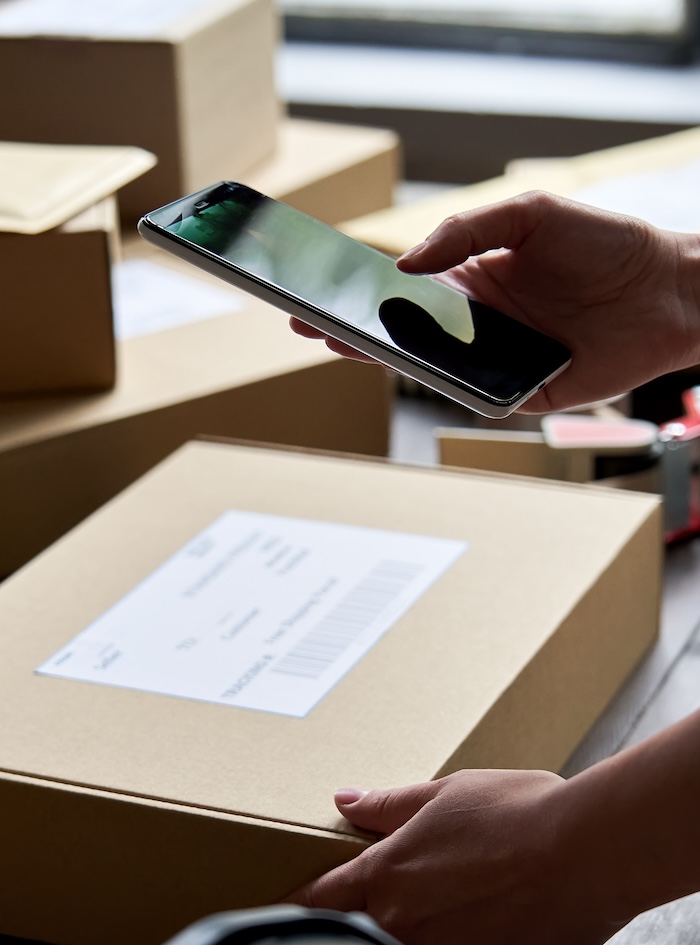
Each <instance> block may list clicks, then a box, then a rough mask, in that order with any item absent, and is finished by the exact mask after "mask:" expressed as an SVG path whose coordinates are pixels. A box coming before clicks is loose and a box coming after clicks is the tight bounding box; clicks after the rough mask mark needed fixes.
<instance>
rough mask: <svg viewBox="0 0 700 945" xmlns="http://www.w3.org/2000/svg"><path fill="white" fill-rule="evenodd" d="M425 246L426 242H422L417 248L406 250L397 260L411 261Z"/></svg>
mask: <svg viewBox="0 0 700 945" xmlns="http://www.w3.org/2000/svg"><path fill="white" fill-rule="evenodd" d="M427 245H428V241H427V240H423V242H422V243H419V244H418V246H414V247H413V249H409V250H407V251H406V252H405V253H404V254H403V256H399V260H400V261H401V262H403V261H404V260H405V259H413V257H414V256H417V255H418V253H422V252H423V250H424V249H425V247H426V246H427Z"/></svg>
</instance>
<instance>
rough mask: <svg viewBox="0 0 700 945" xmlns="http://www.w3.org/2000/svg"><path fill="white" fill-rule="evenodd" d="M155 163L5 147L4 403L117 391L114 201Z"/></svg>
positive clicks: (80, 151) (127, 156) (1, 227)
mask: <svg viewBox="0 0 700 945" xmlns="http://www.w3.org/2000/svg"><path fill="white" fill-rule="evenodd" d="M0 94H2V93H0ZM153 163H154V159H153V155H152V154H149V153H147V152H145V151H142V150H140V149H139V148H121V147H116V148H106V147H85V146H83V147H80V146H77V147H69V146H59V145H41V144H39V145H37V144H22V143H17V142H9V141H3V142H0V285H2V296H3V298H2V318H1V319H0V396H1V395H8V394H11V395H15V394H40V393H46V392H52V393H56V392H59V391H73V392H75V391H95V390H106V389H108V388H110V387H112V386H113V384H114V379H115V355H114V329H113V325H112V294H111V289H112V284H111V266H112V262H113V260H114V259H115V258H116V256H117V245H116V244H117V241H118V233H119V224H118V218H117V212H116V202H115V199H114V197H113V196H111V195H112V194H113V193H114V192H115V191H117V190H118V189H119V188H120V187H122V186H123V185H124V184H126V183H128V182H129V181H131V180H133V179H134V178H135V177H137V176H138V175H139V174H142V173H143V172H144V171H146V170H148V168H150V167H152V166H153Z"/></svg>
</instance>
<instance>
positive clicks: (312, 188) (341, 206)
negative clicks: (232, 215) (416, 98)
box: [241, 118, 400, 224]
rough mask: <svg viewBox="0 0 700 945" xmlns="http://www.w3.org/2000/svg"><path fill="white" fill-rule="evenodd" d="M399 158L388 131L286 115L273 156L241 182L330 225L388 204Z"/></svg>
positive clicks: (393, 138) (396, 174) (391, 135)
mask: <svg viewBox="0 0 700 945" xmlns="http://www.w3.org/2000/svg"><path fill="white" fill-rule="evenodd" d="M399 160H400V159H399V139H398V136H397V135H396V134H394V132H393V131H385V130H383V129H381V128H361V127H358V126H356V125H338V124H332V123H330V122H320V121H305V120H303V119H300V118H290V119H287V120H286V121H284V122H282V124H281V126H280V132H279V144H278V148H277V151H276V152H275V155H274V157H273V158H271V159H270V160H269V161H267V162H265V163H264V164H262V165H261V166H260V167H259V168H256V170H254V171H253V172H252V173H250V174H246V175H244V177H243V180H242V181H241V183H244V184H247V185H248V186H249V187H252V188H253V189H254V190H259V191H260V192H261V193H263V194H267V195H268V196H269V197H274V198H275V199H276V200H281V201H282V202H283V203H287V204H289V205H290V206H292V207H295V208H296V209H297V210H301V211H303V212H304V213H308V214H309V215H310V216H312V217H316V218H317V219H319V220H323V222H324V223H329V224H335V223H338V222H339V221H340V220H347V219H348V218H349V217H351V216H357V215H358V214H360V213H370V212H372V211H374V210H381V209H383V208H384V207H390V206H391V205H392V203H393V200H394V187H395V186H396V183H397V181H398V177H399Z"/></svg>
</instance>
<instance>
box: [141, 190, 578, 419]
mask: <svg viewBox="0 0 700 945" xmlns="http://www.w3.org/2000/svg"><path fill="white" fill-rule="evenodd" d="M222 186H229V187H231V186H232V187H243V188H245V189H246V190H247V191H248V192H249V193H252V194H258V192H257V191H255V190H253V189H252V188H248V187H245V185H242V184H236V183H234V182H229V181H222V182H220V183H219V184H215V185H212V186H211V187H207V188H205V189H203V190H201V191H198V192H197V193H194V194H190V195H189V196H187V197H183V198H181V199H179V200H175V201H172V202H171V203H169V204H166V205H165V206H163V207H160V208H158V209H157V210H154V211H151V212H150V213H147V214H145V215H144V216H143V217H142V218H141V219H140V220H139V222H138V232H139V233H140V235H141V236H142V237H144V239H146V240H148V241H149V242H151V243H153V244H154V245H156V246H158V247H160V248H161V249H165V250H166V251H168V252H170V253H172V254H173V255H175V256H177V257H178V258H180V259H182V260H184V261H186V262H189V263H192V264H194V265H196V266H197V267H198V268H200V269H202V270H204V271H205V272H208V273H209V274H211V275H214V276H217V277H218V278H220V279H224V281H226V282H228V283H230V284H231V285H233V286H235V287H236V288H238V289H241V290H243V291H244V292H248V293H249V294H251V295H254V296H255V297H256V298H259V299H261V300H262V301H264V302H268V303H270V304H272V305H274V306H275V307H276V308H279V309H281V310H282V311H284V312H286V313H287V314H288V315H291V316H293V317H295V318H298V319H299V320H300V321H302V322H305V323H306V324H308V325H310V326H312V327H313V328H317V329H318V330H320V331H322V332H324V333H325V334H327V335H329V336H331V337H332V338H335V339H336V340H337V341H340V342H342V343H344V344H347V345H350V347H352V348H354V349H355V350H357V351H360V352H362V353H363V354H366V355H367V356H368V357H371V358H373V359H374V360H376V361H379V362H380V363H382V364H384V365H385V366H387V367H389V368H391V369H393V370H395V371H398V372H399V373H400V374H404V375H406V376H407V377H411V378H412V379H413V380H416V381H418V382H419V383H421V384H424V385H425V386H427V387H429V388H431V389H432V390H435V391H437V392H438V393H441V394H443V395H445V396H446V397H449V398H450V399H451V400H454V401H456V402H457V403H460V404H462V405H463V406H465V407H468V408H470V409H471V410H474V411H475V412H476V413H479V414H482V415H483V416H487V417H490V418H493V419H504V418H505V417H508V416H509V415H510V414H511V413H513V412H514V411H515V410H517V409H518V407H520V406H521V405H522V404H524V403H525V402H526V401H527V400H528V399H529V398H530V397H532V395H533V394H535V393H536V392H537V391H539V390H541V389H542V388H543V387H545V385H546V384H548V383H549V382H550V381H552V380H553V379H554V378H555V377H557V376H558V375H559V374H561V373H562V372H563V371H565V370H566V368H567V367H568V366H569V364H570V363H571V359H570V358H569V360H568V361H565V362H564V363H563V364H562V365H561V366H560V367H558V368H557V369H556V370H554V371H552V372H551V373H550V374H549V375H548V376H546V377H544V378H538V379H537V381H536V383H535V384H534V385H533V386H532V387H531V388H528V389H527V390H525V391H524V392H519V393H518V394H516V395H515V396H514V397H512V398H509V399H502V398H497V397H494V396H493V395H492V394H489V393H488V392H487V391H484V390H481V389H480V388H478V387H476V386H474V385H472V384H469V383H467V382H465V381H463V380H461V379H460V378H457V377H454V375H450V374H448V373H447V372H444V371H442V370H441V369H440V368H437V367H435V366H433V365H430V364H428V363H427V362H425V361H421V360H420V359H418V358H416V357H415V356H414V355H412V354H410V353H409V352H405V351H400V350H397V349H394V348H391V347H389V346H388V345H384V344H383V343H382V341H381V339H377V338H374V337H372V336H370V335H368V334H366V333H364V332H363V331H362V330H361V329H359V328H356V327H355V326H349V325H348V323H347V322H345V321H343V320H341V319H339V317H338V316H336V315H334V313H333V312H330V311H327V310H326V309H322V308H320V307H319V306H317V305H315V304H314V303H312V302H310V301H309V300H307V299H304V298H301V297H300V296H298V295H296V294H294V293H292V292H290V291H288V290H286V289H284V288H282V287H281V286H278V285H276V284H275V283H271V282H268V281H266V280H264V279H261V278H260V277H259V276H257V275H256V274H255V273H252V272H250V271H249V270H246V269H243V268H242V267H240V266H237V265H236V264H235V263H232V262H231V261H230V260H229V259H226V258H225V257H223V256H219V255H218V254H216V253H214V252H212V251H211V250H208V249H206V248H205V247H203V246H200V245H199V244H197V243H194V242H191V241H189V240H186V239H185V238H183V237H181V236H179V235H178V234H177V233H172V232H170V231H169V230H168V229H166V228H165V227H164V226H162V225H161V224H159V223H157V222H156V221H155V220H153V219H152V217H151V214H153V213H159V214H160V213H161V212H163V211H165V210H167V209H169V208H171V207H172V208H179V209H183V210H184V209H187V210H189V211H190V212H191V209H192V207H193V206H194V205H195V204H196V203H197V202H198V201H200V200H202V199H204V197H205V196H207V195H211V194H212V192H214V191H216V190H217V189H219V188H220V187H222ZM259 196H264V195H262V194H259ZM266 199H268V200H271V199H273V198H266ZM296 212H301V211H296ZM347 239H352V237H349V236H348V237H347ZM356 242H357V241H356ZM360 245H364V244H360ZM366 248H367V249H368V250H369V251H371V252H377V253H378V252H379V251H378V250H373V249H372V247H366ZM417 278H420V277H417Z"/></svg>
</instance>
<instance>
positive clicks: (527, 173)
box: [342, 128, 700, 256]
mask: <svg viewBox="0 0 700 945" xmlns="http://www.w3.org/2000/svg"><path fill="white" fill-rule="evenodd" d="M699 158H700V129H698V128H690V129H687V130H684V131H679V132H675V133H674V134H670V135H662V136H661V137H659V138H652V139H649V140H645V141H635V142H633V143H631V144H625V145H618V146H617V147H614V148H605V149H603V150H601V151H592V152H590V153H588V154H581V155H577V156H575V157H572V158H548V159H542V160H519V161H516V162H513V164H512V165H510V166H509V168H508V172H507V173H505V174H503V175H502V176H500V177H494V178H493V179H491V180H486V181H482V182H479V183H476V184H470V185H468V186H466V187H455V188H446V189H444V190H442V191H441V192H440V193H438V194H436V195H434V196H431V197H428V198H426V199H424V200H419V201H416V202H415V203H412V204H408V205H405V206H400V207H394V208H391V209H388V210H380V211H377V212H376V213H370V214H367V215H365V216H362V217H361V216H360V215H359V214H358V215H357V219H353V220H350V221H348V222H347V224H345V225H344V226H343V227H342V229H343V230H344V231H345V232H347V233H348V234H349V235H350V236H353V237H355V239H359V240H363V241H364V242H366V243H370V244H371V245H373V246H376V247H378V248H379V249H382V250H384V251H385V252H388V253H392V254H394V255H397V256H398V255H400V254H401V253H404V252H406V250H407V249H410V248H411V247H412V246H415V245H416V244H417V243H420V242H422V241H423V240H424V239H425V237H426V236H427V235H428V234H429V233H431V232H432V231H433V230H434V229H435V228H436V227H437V226H439V224H440V223H442V221H443V220H444V219H446V218H447V217H449V216H452V214H455V213H460V212H462V211H464V210H472V209H474V208H476V207H483V206H486V205H488V204H491V203H497V202H498V201H500V200H506V199H508V198H509V197H515V196H516V195H517V194H522V193H525V192H526V191H529V190H547V191H549V192H551V193H556V194H561V195H562V196H565V197H572V198H573V199H575V200H581V201H583V202H584V203H591V204H594V205H596V206H604V207H606V208H608V209H612V210H616V211H618V212H623V213H629V214H631V215H632V216H637V217H642V218H643V219H647V220H649V221H650V222H651V223H653V224H655V225H656V226H660V227H661V228H664V229H672V230H684V231H688V232H697V231H698V230H699V229H700V218H699V217H698V216H697V214H696V215H694V213H696V212H695V211H694V204H693V202H692V201H684V199H683V193H684V191H686V190H687V188H688V186H689V182H691V181H692V180H693V179H694V173H695V172H694V165H695V164H696V163H697V161H698V159H699ZM606 182H607V183H609V184H610V186H605V187H604V188H603V187H601V185H602V184H604V183H606Z"/></svg>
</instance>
